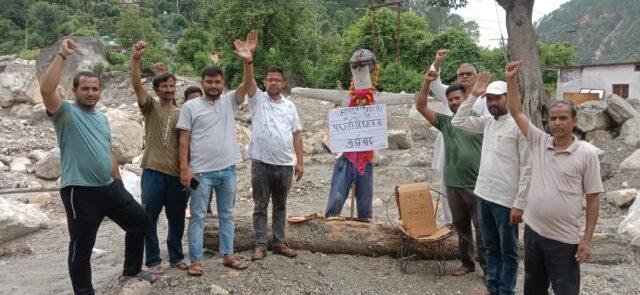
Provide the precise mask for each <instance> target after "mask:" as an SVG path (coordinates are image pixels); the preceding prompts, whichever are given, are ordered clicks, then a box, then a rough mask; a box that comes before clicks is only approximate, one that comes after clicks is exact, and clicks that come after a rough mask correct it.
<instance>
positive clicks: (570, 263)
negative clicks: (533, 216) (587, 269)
mask: <svg viewBox="0 0 640 295" xmlns="http://www.w3.org/2000/svg"><path fill="white" fill-rule="evenodd" d="M577 250H578V245H577V244H567V243H563V242H560V241H556V240H552V239H547V238H545V237H543V236H540V235H539V234H537V233H536V232H535V231H533V230H532V229H531V228H530V227H529V226H525V228H524V294H525V295H539V294H549V292H548V290H549V283H551V287H552V288H553V292H554V293H555V294H562V295H572V294H575V295H578V294H579V293H580V263H578V261H576V257H575V255H576V251H577Z"/></svg>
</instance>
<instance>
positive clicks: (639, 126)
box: [619, 117, 640, 147]
mask: <svg viewBox="0 0 640 295" xmlns="http://www.w3.org/2000/svg"><path fill="white" fill-rule="evenodd" d="M619 137H620V138H621V139H622V140H623V141H624V143H625V144H626V145H628V146H633V147H640V117H635V118H632V119H629V120H627V121H626V122H624V124H622V129H620V136H619Z"/></svg>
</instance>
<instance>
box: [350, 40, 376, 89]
mask: <svg viewBox="0 0 640 295" xmlns="http://www.w3.org/2000/svg"><path fill="white" fill-rule="evenodd" d="M349 67H350V68H351V75H352V79H353V88H354V89H355V90H356V91H357V90H359V89H369V88H373V87H374V85H373V84H374V83H373V82H372V81H371V77H372V75H373V74H374V71H375V70H376V56H375V55H374V54H373V52H371V51H370V50H368V49H358V50H356V52H354V53H353V55H352V56H351V58H350V59H349Z"/></svg>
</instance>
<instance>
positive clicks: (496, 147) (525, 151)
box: [451, 72, 531, 295]
mask: <svg viewBox="0 0 640 295" xmlns="http://www.w3.org/2000/svg"><path fill="white" fill-rule="evenodd" d="M490 78H491V75H490V74H489V73H487V72H483V73H481V74H480V75H479V76H478V78H477V80H476V83H475V85H474V87H473V90H472V92H471V96H470V97H469V98H468V99H467V100H465V101H464V103H462V105H461V106H460V108H459V109H458V112H457V113H456V114H455V116H454V117H453V120H452V121H451V123H452V124H453V126H454V127H458V128H460V129H465V130H468V131H472V132H478V133H483V134H484V137H483V141H482V155H481V159H480V171H479V172H478V179H477V182H476V188H475V191H474V192H475V193H476V195H478V197H480V198H479V199H478V221H479V223H480V229H481V231H482V236H483V238H484V247H485V251H486V259H487V273H486V275H487V282H486V283H487V290H488V291H489V293H491V294H500V295H502V294H514V289H515V285H516V276H517V273H518V223H520V222H522V213H523V210H524V208H525V205H526V193H527V191H528V184H529V180H530V178H531V160H530V157H531V155H530V152H529V148H528V143H527V140H526V138H525V137H524V135H523V134H522V133H521V132H520V130H518V126H517V125H516V123H515V121H514V120H513V118H512V117H511V115H510V114H509V112H508V110H507V97H506V93H507V85H506V83H505V82H503V81H495V82H492V83H491V84H489V80H490ZM483 93H484V95H485V97H486V100H487V108H488V109H489V112H490V113H491V115H490V116H483V117H476V116H473V115H472V114H471V113H472V108H473V104H474V103H475V101H476V100H477V98H478V96H480V95H482V94H483Z"/></svg>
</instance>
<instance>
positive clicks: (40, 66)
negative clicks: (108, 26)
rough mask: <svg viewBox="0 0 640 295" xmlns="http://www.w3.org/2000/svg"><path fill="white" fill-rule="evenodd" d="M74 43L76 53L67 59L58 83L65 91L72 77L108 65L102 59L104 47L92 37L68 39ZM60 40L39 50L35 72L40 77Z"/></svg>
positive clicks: (57, 47) (68, 88)
mask: <svg viewBox="0 0 640 295" xmlns="http://www.w3.org/2000/svg"><path fill="white" fill-rule="evenodd" d="M70 38H71V39H73V40H74V41H75V43H76V53H74V54H72V55H70V56H69V57H67V60H66V61H65V63H64V65H65V66H64V68H63V70H62V75H61V77H60V83H59V85H61V86H62V87H63V88H64V89H65V90H69V91H70V90H71V88H72V82H73V77H74V76H75V75H76V74H77V73H78V72H80V71H90V70H91V69H92V68H93V66H94V65H96V64H98V63H101V64H103V65H109V63H108V62H107V60H106V59H105V57H104V45H102V43H100V42H99V41H98V40H97V39H96V38H93V37H70ZM61 41H62V38H61V39H60V40H58V42H56V43H55V44H53V45H51V46H49V47H47V48H44V49H41V50H40V55H39V56H38V59H37V60H36V62H35V65H34V66H35V69H36V70H35V72H36V73H37V76H38V77H42V75H44V72H45V71H46V70H47V67H49V64H50V63H51V61H52V60H53V58H54V57H55V55H56V54H57V52H58V50H59V48H60V42H61Z"/></svg>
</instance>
